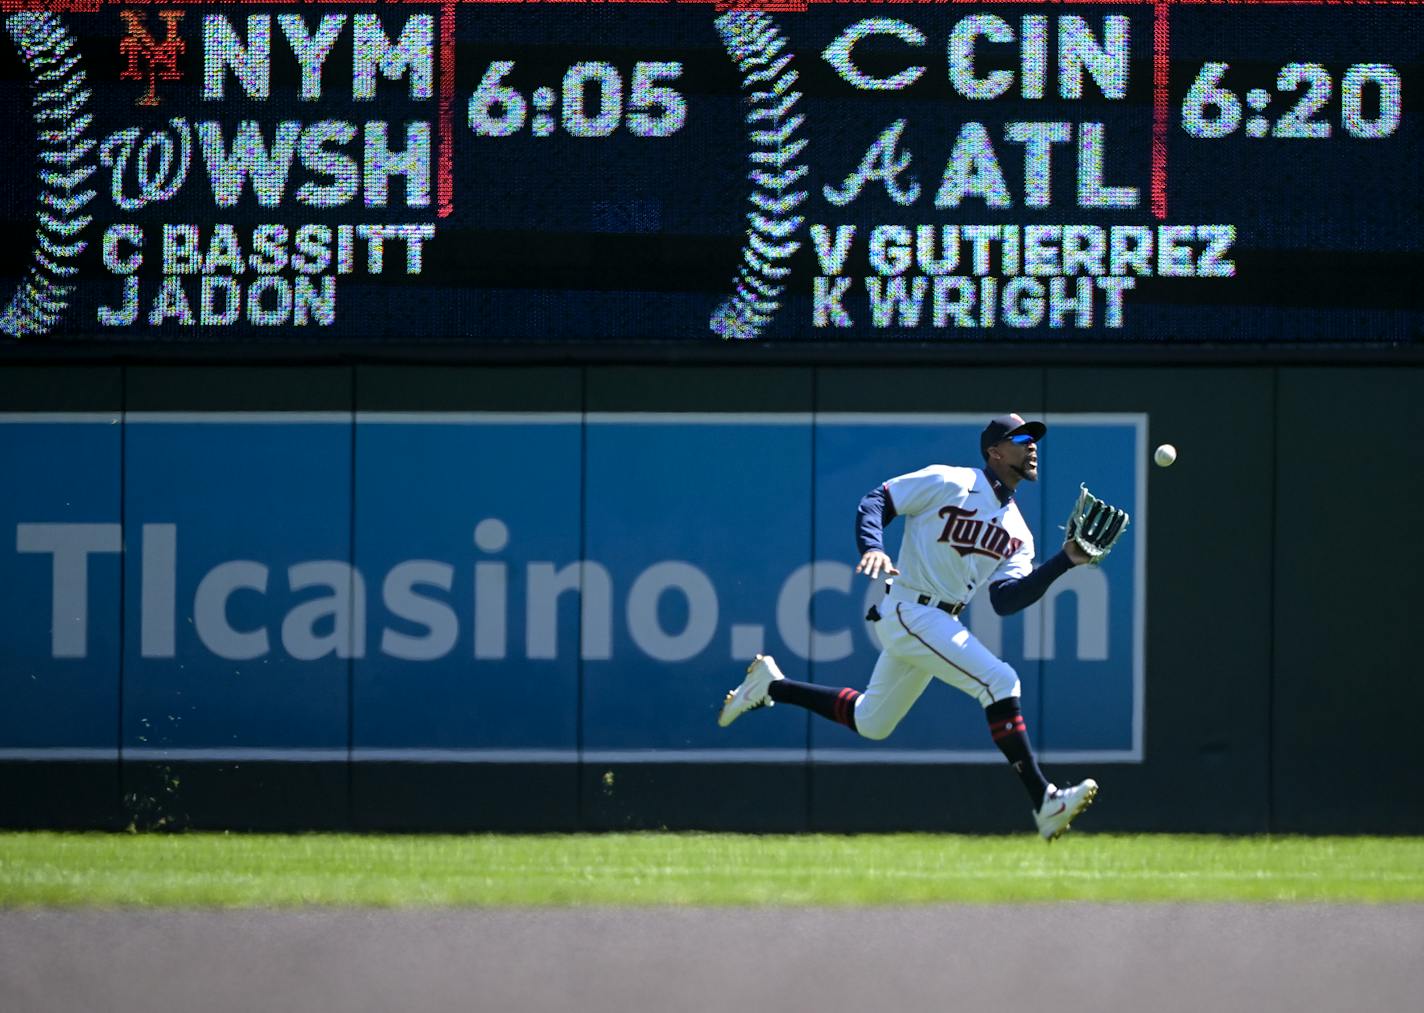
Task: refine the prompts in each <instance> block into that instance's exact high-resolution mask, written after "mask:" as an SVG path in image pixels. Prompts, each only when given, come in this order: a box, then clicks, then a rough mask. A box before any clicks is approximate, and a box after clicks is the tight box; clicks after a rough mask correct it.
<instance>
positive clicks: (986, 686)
mask: <svg viewBox="0 0 1424 1013" xmlns="http://www.w3.org/2000/svg"><path fill="white" fill-rule="evenodd" d="M895 618H896V619H898V620H900V625H901V626H903V627H904V628H905V632H906V633H908V634H909V635H910V636H912V637H914V638H915V639H916V640H918V641H919V642H920V643H922V644H924V645H925V646H926V647H927V648H929V652H930V653H931V654H933V655H934V656H935V657H936V658H938V659H939V660H940V661H943V662H944V663H945V664H946V665H948V666H949V667H950V668H952V669H954V670H955V671H956V672H964V669H962V668H960V667H959V666H958V665H956V664H955V663H954V662H952V661H950V660H949V659H948V658H946V657H945V656H944V655H943V654H940V653H939V651H936V650H935V649H934V647H933V646H932V645H931V644H930V643H929V641H927V640H925V638H924V637H922V636H920V635H919V634H918V633H916V632H915V631H914V630H912V629H910V627H909V626H908V625H906V623H905V617H904V616H902V615H901V614H900V602H896V603H895ZM964 674H965V675H967V676H969V678H971V679H973V680H974V681H975V682H977V683H978V684H979V685H981V686H983V687H984V689H985V690H989V684H988V683H987V682H985V681H984V680H983V679H981V678H979V677H978V676H977V675H975V674H974V673H973V672H964ZM993 699H994V694H993V692H992V691H989V700H990V701H991V702H992V701H993Z"/></svg>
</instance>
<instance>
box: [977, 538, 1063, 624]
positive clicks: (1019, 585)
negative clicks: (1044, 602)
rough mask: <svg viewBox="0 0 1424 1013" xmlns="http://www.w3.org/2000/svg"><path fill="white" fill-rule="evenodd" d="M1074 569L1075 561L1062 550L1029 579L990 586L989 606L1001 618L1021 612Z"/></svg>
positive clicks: (1020, 578)
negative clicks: (991, 606)
mask: <svg viewBox="0 0 1424 1013" xmlns="http://www.w3.org/2000/svg"><path fill="white" fill-rule="evenodd" d="M1072 567H1073V561H1072V560H1071V559H1069V558H1068V553H1066V552H1063V551H1061V550H1060V551H1059V553H1058V555H1056V556H1054V557H1053V558H1052V559H1050V560H1048V562H1046V563H1044V564H1043V565H1042V566H1040V567H1039V568H1038V569H1037V570H1034V571H1033V572H1032V573H1030V574H1029V575H1028V576H1027V577H1019V578H1017V579H1009V580H1001V581H998V582H997V583H994V584H990V585H989V604H991V605H993V606H994V611H995V612H997V613H999V615H1001V616H1006V615H1009V614H1010V613H1013V612H1020V611H1022V610H1023V609H1026V608H1028V607H1029V606H1030V605H1032V604H1033V603H1034V602H1036V601H1038V599H1040V598H1042V597H1043V592H1045V591H1047V590H1048V585H1049V584H1052V583H1053V582H1054V581H1055V580H1057V579H1058V578H1059V577H1061V576H1063V575H1064V574H1065V573H1067V572H1068V571H1069V570H1070V569H1072Z"/></svg>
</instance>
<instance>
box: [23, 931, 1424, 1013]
mask: <svg viewBox="0 0 1424 1013" xmlns="http://www.w3.org/2000/svg"><path fill="white" fill-rule="evenodd" d="M1421 996H1424V905H1401V906H1384V907H1363V906H1327V905H1310V906H1287V905H1165V904H1134V905H1106V904H1056V905H1025V906H1006V907H985V906H936V907H914V908H871V909H864V908H861V909H803V908H797V909H775V908H762V909H706V908H617V909H613V908H597V909H494V910H481V909H464V910H450V909H441V910H418V911H410V910H406V911H383V910H367V909H361V910H331V909H326V910H323V909H305V910H287V911H273V910H261V911H227V912H223V911H154V910H137V909H136V910H46V909H41V910H8V911H0V1010H4V1011H6V1013H44V1011H51V1010H63V1011H74V1013H80V1011H83V1013H90V1011H105V1013H168V1011H180V1010H181V1011H199V1010H201V1011H204V1013H227V1011H232V1013H250V1011H261V1013H284V1011H289V1010H290V1011H298V1010H301V1011H327V1010H330V1011H339V1013H365V1011H372V1013H376V1011H381V1013H386V1011H400V1013H421V1011H424V1010H491V1011H499V1013H524V1011H533V1010H578V1011H580V1013H630V1011H642V1010H656V1011H678V1013H681V1011H688V1013H701V1011H723V1010H726V1011H736V1013H763V1011H781V1010H785V1011H796V1013H800V1011H814V1013H841V1011H845V1013H851V1011H855V1013H874V1011H878V1010H885V1011H890V1013H913V1011H919V1010H926V1011H929V1010H934V1011H936V1013H943V1011H957V1010H974V1011H977V1010H1002V1011H1010V1010H1012V1011H1019V1010H1057V1011H1063V1013H1077V1011H1083V1013H1088V1011H1092V1013H1102V1011H1109V1010H1131V1011H1134V1013H1177V1011H1181V1013H1222V1011H1226V1013H1230V1011H1236V1010H1240V1011H1250V1013H1267V1011H1273V1010H1281V1011H1287V1010H1289V1011H1292V1013H1296V1011H1301V1010H1332V1011H1333V1010H1341V1011H1343V1010H1356V1011H1363V1013H1368V1011H1374V1010H1380V1011H1402V1010H1418V1009H1420V1008H1421V999H1420V997H1421Z"/></svg>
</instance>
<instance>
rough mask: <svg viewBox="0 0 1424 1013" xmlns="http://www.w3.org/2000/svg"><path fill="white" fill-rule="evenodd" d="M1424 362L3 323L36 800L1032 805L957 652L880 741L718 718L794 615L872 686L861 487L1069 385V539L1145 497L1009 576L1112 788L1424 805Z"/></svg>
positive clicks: (1345, 827) (1160, 823)
mask: <svg viewBox="0 0 1424 1013" xmlns="http://www.w3.org/2000/svg"><path fill="white" fill-rule="evenodd" d="M1420 377H1421V374H1420V372H1419V370H1418V369H1416V368H1394V369H1384V368H1372V367H1360V368H1354V369H1350V368H1343V367H1331V368H1328V369H1326V368H1321V369H1308V368H1284V367H1229V366H1216V367H1201V368H1181V369H1164V368H1161V367H1158V368H1130V367H1124V368H1101V367H1098V368H1089V367H1084V366H1071V365H1065V366H1059V367H1047V368H1038V367H1026V368H999V367H972V366H971V367H957V366H956V367H943V368H940V367H918V368H913V369H911V368H883V369H867V368H864V367H855V368H852V367H814V368H812V367H797V366H784V367H762V368H756V367H750V366H748V367H736V366H720V367H700V368H695V367H674V366H643V367H635V366H564V367H559V366H527V367H515V366H508V367H474V366H470V367H450V366H439V367H428V368H426V367H418V366H355V367H350V366H319V367H268V368H262V367H231V366H227V367H222V368H218V367H201V366H192V367H180V366H161V367H160V366H127V367H119V366H114V367H106V366H94V367H88V368H75V367H66V368H63V369H61V368H58V367H56V368H47V367H43V366H15V367H7V368H6V369H5V370H3V371H0V419H3V421H0V461H3V463H4V468H5V472H6V474H7V476H9V478H10V481H9V482H8V483H7V484H8V486H9V490H8V493H7V496H6V497H5V499H4V501H3V502H0V529H3V530H0V538H3V541H0V624H3V627H4V628H3V643H0V653H3V665H0V688H3V694H4V700H5V701H6V704H5V706H4V708H3V710H0V822H3V824H4V825H9V826H80V827H87V826H96V827H118V826H125V825H128V824H130V823H133V824H136V825H139V826H155V825H163V826H186V827H234V828H249V827H251V828H274V829H275V828H342V827H355V828H363V829H450V830H471V829H492V830H506V829H510V830H512V829H536V830H567V829H616V828H628V827H663V826H665V827H669V828H688V827H709V828H723V829H745V830H804V829H824V830H848V831H859V830H886V829H906V828H911V829H926V830H959V831H979V830H984V831H1002V830H1014V829H1022V828H1024V827H1025V826H1026V825H1027V822H1026V813H1024V812H1023V809H1024V808H1025V807H1024V804H1023V801H1022V796H1021V792H1020V790H1019V789H1018V788H1017V786H1016V784H1015V782H1014V779H1013V777H1012V775H1011V774H1010V773H1009V771H1008V770H1007V769H1006V768H1005V766H1004V765H1003V763H1002V761H1001V760H1000V759H999V758H998V756H997V754H996V753H995V752H994V751H993V750H992V748H991V746H990V745H989V743H988V742H987V735H985V734H984V732H983V730H982V719H981V718H980V716H979V714H978V709H977V707H976V706H975V705H974V704H973V703H972V702H971V701H970V700H968V698H965V697H962V696H961V695H959V694H957V693H955V692H953V691H951V690H949V689H947V688H946V687H944V686H939V685H936V686H933V687H931V688H930V690H929V691H927V693H926V695H925V698H924V699H923V700H922V701H921V702H920V704H919V705H918V707H917V708H916V709H915V711H914V712H912V714H911V716H910V717H909V718H908V719H907V720H906V722H905V724H904V725H903V726H902V727H901V728H900V729H899V730H898V731H897V733H896V735H895V736H894V737H892V738H891V739H890V740H887V741H886V742H883V743H868V742H861V741H859V740H857V739H856V738H855V737H853V736H851V735H850V734H849V733H847V732H846V731H845V730H844V729H841V728H839V727H837V726H833V725H830V724H829V723H826V722H822V721H820V720H819V719H814V720H813V719H812V718H811V717H810V716H809V715H806V714H804V713H803V712H800V711H797V710H794V709H791V708H782V709H778V710H777V711H775V712H772V713H764V714H755V715H751V716H750V717H749V718H747V719H746V720H744V721H742V722H739V723H738V724H737V725H736V726H734V727H733V728H731V729H728V730H725V731H723V730H719V729H717V728H716V727H715V714H716V709H717V706H718V703H719V701H720V696H721V694H722V692H724V691H725V689H726V688H727V687H728V686H730V685H732V684H734V683H735V682H736V680H737V677H738V672H739V671H740V668H741V666H742V665H743V664H744V663H745V658H746V657H748V656H749V655H750V654H751V653H753V652H754V651H757V650H768V649H769V650H771V651H773V652H774V653H776V655H777V656H778V658H780V659H782V661H783V664H784V667H785V668H786V669H787V670H788V672H790V673H792V674H793V675H798V676H800V677H803V678H811V679H813V680H815V681H818V682H822V683H825V684H831V685H856V686H859V685H863V683H864V680H865V679H866V678H867V677H868V673H869V669H870V666H871V665H872V664H873V661H874V656H875V645H874V644H873V641H872V639H871V637H870V635H869V631H868V628H867V627H866V625H865V624H864V622H863V620H862V619H861V616H862V615H863V612H864V607H865V603H866V601H867V600H873V591H871V594H872V598H871V599H868V598H867V591H868V590H870V589H869V588H868V585H867V584H866V583H865V582H864V581H863V578H853V577H852V575H851V574H850V567H851V566H853V564H854V560H855V551H854V546H853V542H852V538H851V527H852V520H853V516H854V509H855V504H856V501H857V500H858V498H859V496H860V495H861V494H862V493H863V492H864V491H865V490H866V489H868V488H870V487H871V486H873V485H874V484H876V483H877V482H879V481H880V480H882V479H883V478H886V477H888V476H890V475H892V474H897V473H900V472H902V471H906V470H911V469H913V468H916V467H919V466H921V465H923V464H925V463H930V462H932V461H943V462H947V463H972V462H973V460H974V457H975V453H976V443H975V435H976V433H977V430H978V428H979V427H980V426H982V420H983V418H985V417H987V416H988V415H990V414H996V413H999V412H1002V411H1005V410H1009V409H1014V410H1018V411H1021V412H1023V413H1025V414H1035V415H1041V416H1043V417H1045V418H1046V419H1047V421H1048V422H1049V425H1050V427H1051V435H1050V437H1049V439H1048V440H1046V441H1045V443H1044V448H1043V449H1044V467H1043V473H1044V478H1043V481H1042V482H1040V483H1039V484H1038V485H1037V486H1035V487H1024V489H1023V490H1022V493H1021V496H1020V500H1021V505H1022V507H1023V509H1024V510H1025V513H1026V516H1027V517H1028V519H1029V522H1030V526H1031V527H1032V528H1033V529H1034V531H1035V534H1036V535H1037V536H1038V538H1039V542H1040V558H1043V557H1045V556H1046V555H1048V554H1051V552H1052V551H1053V549H1054V547H1055V543H1056V539H1055V538H1054V537H1053V536H1054V532H1055V531H1056V528H1057V525H1058V524H1060V523H1061V521H1062V515H1063V514H1065V513H1066V511H1067V509H1068V507H1069V505H1071V502H1072V499H1073V496H1074V495H1075V494H1076V489H1077V483H1078V482H1079V481H1086V482H1087V483H1088V484H1089V486H1090V487H1091V488H1093V489H1094V491H1097V492H1099V493H1101V494H1103V495H1105V496H1107V497H1108V498H1110V499H1113V500H1115V501H1118V502H1122V503H1124V504H1126V505H1129V507H1130V509H1132V510H1133V511H1134V514H1135V518H1136V523H1135V524H1134V527H1133V528H1132V529H1130V537H1129V539H1127V540H1125V542H1124V543H1123V544H1122V545H1120V547H1119V548H1118V550H1117V551H1116V552H1115V553H1114V554H1113V556H1112V557H1111V558H1110V559H1109V560H1108V562H1107V564H1106V565H1105V566H1104V567H1103V568H1101V569H1100V570H1091V571H1090V570H1087V569H1086V568H1084V569H1080V570H1075V571H1073V574H1072V575H1070V579H1067V580H1065V581H1063V582H1060V585H1059V586H1058V587H1057V588H1056V589H1055V590H1056V591H1058V592H1060V593H1057V594H1055V595H1054V596H1053V597H1051V598H1050V599H1049V600H1047V601H1045V603H1043V604H1041V605H1040V606H1036V607H1035V609H1034V610H1032V611H1031V612H1030V613H1027V614H1025V615H1023V616H1018V617H1011V618H1009V619H1006V620H1003V621H998V620H997V618H996V617H994V616H993V615H992V612H991V611H990V610H988V609H986V608H973V609H971V610H970V614H969V625H970V627H971V628H972V629H974V630H975V632H976V634H978V635H979V636H981V638H983V639H985V640H986V641H988V642H990V643H991V644H994V645H995V647H996V649H997V650H999V651H1000V652H1001V653H1002V654H1003V656H1004V657H1005V658H1006V659H1007V660H1009V661H1010V662H1011V663H1012V664H1014V666H1015V668H1016V669H1017V670H1018V671H1019V673H1020V676H1021V678H1022V679H1023V682H1024V686H1025V710H1026V713H1027V714H1028V716H1029V718H1030V729H1031V732H1032V734H1033V735H1034V738H1035V741H1036V742H1037V743H1038V745H1039V748H1040V749H1041V750H1042V752H1043V754H1044V758H1045V766H1046V767H1047V768H1048V772H1049V774H1050V776H1053V777H1057V778H1059V779H1067V780H1074V779H1077V778H1079V777H1081V776H1084V775H1087V774H1091V775H1092V776H1094V777H1096V778H1097V779H1098V780H1099V781H1100V782H1101V783H1102V784H1103V786H1104V794H1103V796H1102V802H1101V804H1100V805H1099V806H1098V807H1096V808H1095V810H1094V813H1093V815H1092V821H1093V825H1094V826H1095V827H1096V828H1099V829H1104V830H1108V829H1113V830H1174V831H1192V830H1201V831H1223V832H1259V831H1268V830H1269V831H1278V832H1291V831H1303V832H1355V831H1359V832H1419V831H1420V830H1424V812H1421V810H1420V809H1419V807H1417V806H1412V805H1410V804H1409V803H1408V802H1407V801H1405V800H1407V799H1408V798H1409V797H1410V792H1411V788H1412V785H1413V783H1414V782H1415V781H1416V780H1417V779H1418V777H1419V775H1420V774H1421V773H1424V752H1422V751H1421V747H1420V746H1419V745H1418V744H1417V740H1416V739H1414V738H1413V737H1411V736H1408V735H1407V734H1400V733H1399V732H1398V731H1397V730H1396V731H1394V732H1386V733H1385V734H1383V735H1381V734H1379V733H1377V732H1375V731H1372V730H1367V729H1368V728H1369V718H1370V717H1373V716H1374V715H1378V714H1380V713H1381V712H1386V713H1388V712H1394V711H1401V712H1403V713H1406V714H1410V713H1414V712H1416V711H1417V710H1418V709H1420V705H1424V688H1421V686H1420V684H1419V682H1418V681H1417V680H1414V679H1412V678H1410V675H1409V673H1410V672H1411V671H1412V670H1413V667H1414V664H1413V659H1412V655H1411V654H1406V646H1405V641H1404V638H1403V637H1402V636H1401V635H1400V632H1399V631H1401V630H1403V629H1407V628H1408V627H1407V623H1408V621H1409V619H1410V618H1411V617H1412V613H1413V611H1414V609H1413V607H1412V606H1413V605H1414V603H1415V602H1416V601H1417V599H1418V593H1417V591H1415V590H1414V586H1413V585H1414V579H1413V577H1412V574H1413V573H1414V572H1416V571H1417V568H1418V564H1419V563H1421V562H1424V560H1421V559H1420V557H1421V555H1424V551H1421V546H1420V539H1419V538H1418V536H1417V534H1416V533H1415V531H1414V530H1413V528H1412V526H1411V525H1410V517H1409V514H1410V510H1411V508H1410V507H1409V506H1408V504H1411V503H1413V502H1414V501H1415V500H1416V499H1417V496H1418V493H1419V492H1420V491H1421V490H1420V488H1419V486H1420V485H1421V483H1424V478H1421V470H1420V464H1421V461H1420V456H1421V452H1420V451H1419V450H1418V448H1417V446H1416V445H1415V444H1414V443H1413V442H1412V441H1411V440H1410V439H1409V438H1408V437H1407V435H1405V434H1407V433H1408V432H1409V429H1408V427H1407V421H1408V420H1407V419H1406V418H1405V412H1406V407H1405V406H1406V405H1408V404H1409V403H1410V402H1411V395H1417V394H1418V393H1420V391H1421V383H1420ZM1164 441H1167V442H1172V443H1174V444H1176V445H1177V447H1178V449H1179V451H1180V452H1181V459H1180V460H1179V462H1178V463H1177V464H1176V465H1175V466H1173V467H1172V468H1171V469H1169V470H1165V471H1163V470H1160V469H1156V468H1153V467H1151V466H1150V465H1149V462H1148V457H1149V455H1150V450H1151V448H1152V447H1153V446H1155V445H1156V444H1157V443H1160V442H1164ZM1386 497H1387V501H1386ZM1360 499H1365V500H1366V502H1368V503H1370V504H1371V505H1370V506H1364V504H1360V506H1364V510H1363V513H1364V515H1365V516H1366V517H1368V518H1369V520H1368V521H1367V524H1368V526H1369V528H1371V529H1373V530H1374V531H1376V532H1377V536H1376V537H1377V539H1378V542H1379V543H1380V544H1378V545H1377V546H1376V547H1375V548H1374V551H1373V552H1371V553H1370V554H1368V555H1363V554H1360V555H1356V553H1358V552H1359V550H1358V549H1352V546H1353V545H1355V544H1358V543H1359V541H1360V539H1359V538H1358V537H1349V536H1347V537H1345V538H1343V539H1342V538H1341V534H1342V533H1343V532H1344V531H1349V532H1352V533H1353V532H1354V531H1356V530H1358V529H1359V526H1360V520H1359V518H1360V515H1361V513H1362V511H1361V509H1360V506H1355V505H1353V504H1354V502H1355V501H1357V500H1360ZM1380 501H1384V502H1381V503H1380V506H1373V504H1374V503H1375V502H1380ZM1342 519H1343V520H1345V523H1344V524H1343V525H1342V524H1341V523H1340V521H1341V520H1342ZM1396 525H1398V526H1399V527H1398V528H1397V529H1396ZM891 541H892V544H893V543H894V542H897V541H898V531H896V530H895V529H892V533H891ZM1342 557H1343V558H1342ZM1340 570H1343V571H1344V573H1343V574H1340V573H1339V572H1338V571H1340ZM1366 574H1368V577H1367V578H1366ZM1396 673H1397V674H1399V675H1402V676H1403V678H1396V677H1395V676H1396Z"/></svg>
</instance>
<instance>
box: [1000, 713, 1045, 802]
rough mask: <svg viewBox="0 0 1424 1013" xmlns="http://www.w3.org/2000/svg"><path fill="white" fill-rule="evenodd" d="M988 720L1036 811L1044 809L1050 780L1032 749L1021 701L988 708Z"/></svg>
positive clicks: (1002, 750) (1001, 749) (1001, 748)
mask: <svg viewBox="0 0 1424 1013" xmlns="http://www.w3.org/2000/svg"><path fill="white" fill-rule="evenodd" d="M984 716H985V717H986V718H988V719H989V734H990V735H992V736H993V737H994V745H996V746H998V747H999V752H1001V753H1003V754H1004V757H1005V759H1007V760H1008V761H1009V764H1010V765H1011V766H1012V767H1013V768H1014V773H1015V774H1018V776H1019V780H1020V781H1022V782H1023V785H1024V788H1026V789H1027V790H1028V797H1029V798H1030V799H1032V800H1033V807H1034V809H1038V807H1039V806H1041V805H1043V796H1044V795H1046V794H1048V778H1046V777H1044V776H1043V771H1041V770H1039V769H1038V760H1037V759H1035V758H1034V755H1033V746H1031V745H1029V741H1028V729H1027V727H1026V726H1025V725H1024V719H1023V712H1022V711H1020V710H1019V698H1018V697H1016V696H1011V697H1009V698H1008V699H1007V700H999V701H996V702H995V703H991V704H990V705H989V706H988V707H985V708H984Z"/></svg>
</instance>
